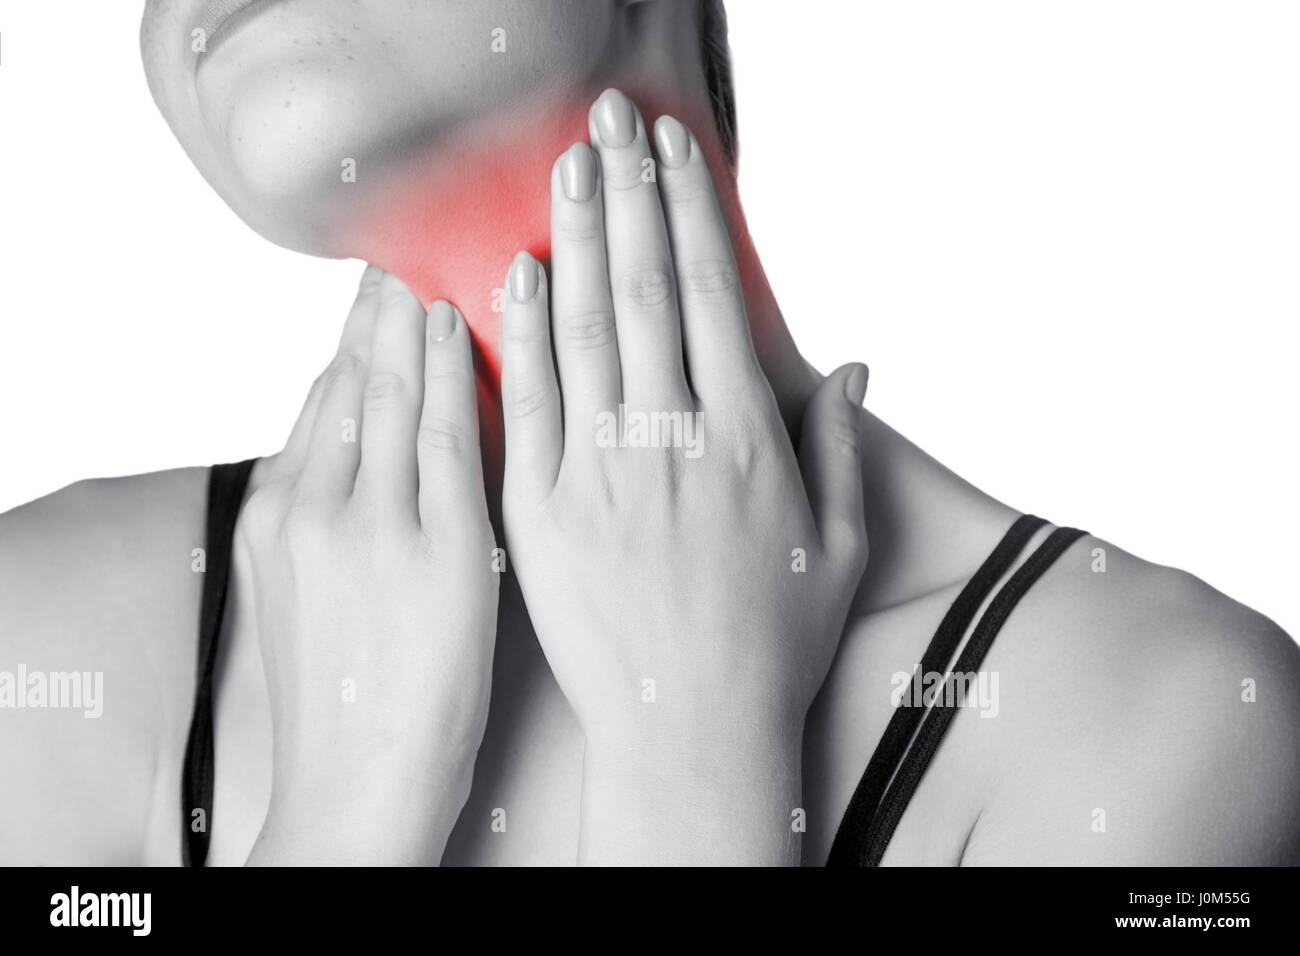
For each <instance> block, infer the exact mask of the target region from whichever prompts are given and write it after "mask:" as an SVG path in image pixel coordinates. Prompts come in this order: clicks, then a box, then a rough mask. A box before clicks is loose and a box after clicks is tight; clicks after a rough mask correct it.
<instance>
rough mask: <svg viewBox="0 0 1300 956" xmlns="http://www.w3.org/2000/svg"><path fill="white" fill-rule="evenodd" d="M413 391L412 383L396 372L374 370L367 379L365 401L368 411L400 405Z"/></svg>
mask: <svg viewBox="0 0 1300 956" xmlns="http://www.w3.org/2000/svg"><path fill="white" fill-rule="evenodd" d="M410 392H411V387H410V384H409V383H408V382H407V381H406V379H404V378H403V377H402V376H401V375H399V374H398V373H396V372H372V373H371V374H370V377H369V378H368V379H367V380H366V388H365V393H364V395H363V401H364V402H365V408H366V410H367V411H376V410H383V409H386V408H392V407H393V406H395V405H399V404H401V403H402V401H403V400H404V399H405V398H407V396H408V395H409V394H410Z"/></svg>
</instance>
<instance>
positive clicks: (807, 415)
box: [799, 363, 868, 559]
mask: <svg viewBox="0 0 1300 956" xmlns="http://www.w3.org/2000/svg"><path fill="white" fill-rule="evenodd" d="M867 374H868V373H867V367H866V366H865V365H860V364H857V363H853V364H850V365H845V366H843V367H842V368H839V369H836V370H835V372H833V373H832V374H831V375H830V376H829V377H827V378H826V379H825V380H824V381H823V382H822V383H821V385H820V386H818V388H817V391H816V392H814V393H813V396H812V398H811V399H810V400H809V402H808V407H807V409H806V410H805V411H804V416H803V425H802V427H801V428H800V436H799V468H800V471H801V472H802V473H803V479H804V487H805V488H806V489H807V491H808V503H809V504H810V505H811V506H812V512H813V518H814V519H815V520H816V522H817V530H818V532H819V534H820V535H821V540H822V544H823V546H824V547H825V548H826V550H827V552H828V553H829V554H831V555H832V556H836V557H841V558H846V559H847V558H850V557H854V556H857V555H859V554H860V555H861V556H863V557H864V558H865V555H866V541H867V529H866V517H865V512H864V509H863V502H862V451H861V421H862V400H863V398H864V397H865V396H866V391H867Z"/></svg>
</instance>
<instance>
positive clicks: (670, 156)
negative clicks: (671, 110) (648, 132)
mask: <svg viewBox="0 0 1300 956" xmlns="http://www.w3.org/2000/svg"><path fill="white" fill-rule="evenodd" d="M655 148H656V149H657V150H658V151H659V161H660V162H661V163H663V164H664V165H665V166H667V167H668V168H669V169H676V168H677V167H679V166H685V165H686V161H687V160H688V159H690V158H691V136H690V134H689V133H687V132H686V127H685V126H683V125H682V124H681V123H680V122H678V121H677V120H676V119H674V118H673V117H671V116H661V117H659V122H657V123H655Z"/></svg>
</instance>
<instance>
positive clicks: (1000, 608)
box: [860, 528, 1084, 866]
mask: <svg viewBox="0 0 1300 956" xmlns="http://www.w3.org/2000/svg"><path fill="white" fill-rule="evenodd" d="M1083 534H1084V532H1083V531H1080V530H1079V529H1077V528H1057V529H1056V530H1055V531H1053V532H1052V533H1051V534H1050V535H1048V536H1047V540H1046V541H1044V542H1043V543H1042V544H1041V545H1039V547H1038V549H1037V550H1035V551H1034V553H1033V554H1031V555H1030V556H1029V557H1028V558H1027V559H1026V560H1025V563H1024V564H1022V565H1021V566H1020V567H1019V568H1018V569H1016V572H1015V574H1013V575H1012V576H1011V579H1010V580H1008V581H1007V583H1006V585H1004V586H1003V588H1002V590H1000V591H999V592H998V593H997V596H996V597H994V598H993V601H992V603H990V604H989V607H988V610H987V611H985V612H984V616H983V617H981V618H980V621H979V623H978V624H977V625H975V630H974V631H973V632H972V633H971V637H970V640H969V641H967V642H966V646H965V647H964V648H963V649H962V652H961V656H960V657H959V658H958V659H957V663H956V664H955V665H953V668H952V672H953V673H956V674H966V673H971V672H973V671H976V670H978V669H979V667H980V665H981V664H982V663H983V661H984V655H985V654H987V653H988V649H989V647H990V646H991V645H992V644H993V639H994V638H995V637H997V634H998V631H1000V630H1001V629H1002V625H1003V624H1005V623H1006V620H1007V618H1008V617H1010V616H1011V612H1012V611H1013V610H1015V608H1016V605H1017V604H1019V603H1020V599H1021V598H1023V597H1024V596H1025V594H1026V593H1027V592H1028V591H1029V589H1030V588H1031V587H1032V586H1033V584H1034V582H1036V581H1037V580H1038V579H1039V578H1040V577H1042V575H1043V573H1044V572H1045V571H1046V570H1047V569H1048V568H1050V567H1051V566H1052V564H1053V563H1055V561H1056V559H1057V558H1059V557H1060V556H1061V555H1062V554H1063V553H1064V552H1065V550H1066V548H1068V547H1069V546H1070V545H1072V544H1073V543H1074V542H1075V541H1077V540H1078V539H1079V538H1080V537H1082V536H1083ZM952 680H953V676H952V674H949V675H948V677H947V678H946V679H945V681H944V686H943V688H941V690H940V693H939V696H938V697H936V698H935V699H936V700H946V699H947V694H948V684H949V683H951V682H952ZM956 716H957V708H956V707H947V706H938V707H936V706H931V707H930V708H928V709H927V710H926V712H925V722H924V723H923V724H922V725H921V730H920V732H919V733H918V734H917V735H916V740H915V741H914V742H913V744H912V747H911V749H909V750H908V752H907V757H906V758H905V760H904V761H903V764H902V765H901V766H900V767H899V769H898V774H897V775H896V777H895V779H894V781H893V783H892V784H891V785H890V787H889V790H888V791H887V792H886V794H885V796H884V799H883V800H882V801H881V803H880V807H879V808H878V809H877V811H876V813H875V816H874V819H873V820H872V822H871V826H870V828H869V831H868V834H867V840H866V842H865V844H863V845H862V846H861V856H860V865H862V866H877V865H879V863H880V861H881V859H882V858H883V857H884V855H885V849H886V847H888V846H889V841H890V839H891V838H892V837H893V835H894V830H895V829H897V827H898V824H899V821H900V820H902V818H903V812H904V811H905V810H906V809H907V805H908V803H909V802H910V801H911V799H912V796H913V794H915V793H916V788H917V787H918V786H920V783H921V779H922V777H924V776H925V771H926V769H927V768H928V767H929V766H930V761H931V760H932V759H933V758H934V755H935V752H936V751H937V750H938V749H939V744H940V743H941V742H942V740H943V735H944V733H945V732H946V731H947V730H948V727H949V725H950V724H951V723H952V721H953V719H954V718H955V717H956Z"/></svg>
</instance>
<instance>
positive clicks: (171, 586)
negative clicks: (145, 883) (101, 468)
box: [0, 468, 209, 863]
mask: <svg viewBox="0 0 1300 956" xmlns="http://www.w3.org/2000/svg"><path fill="white" fill-rule="evenodd" d="M208 472H209V469H207V468H182V469H176V470H172V471H163V472H157V473H153V474H144V475H134V476H130V477H121V478H108V479H95V480H87V481H80V482H77V483H75V484H72V485H69V486H68V487H66V488H63V489H61V490H60V491H57V492H54V493H53V494H50V495H47V496H45V497H43V498H40V499H38V500H36V501H32V502H30V503H28V504H26V505H23V506H21V507H18V508H15V509H14V510H12V511H9V512H7V513H5V514H3V515H0V706H3V707H4V708H5V713H4V714H3V717H4V719H3V730H2V732H0V764H3V765H4V766H5V767H6V768H7V772H6V777H7V778H8V779H9V780H10V781H12V782H13V783H14V784H15V785H13V786H8V787H5V788H0V792H2V794H3V795H0V820H7V821H11V822H12V826H8V825H6V826H3V827H2V829H3V830H4V831H5V832H4V836H3V839H0V844H3V845H6V846H7V847H8V850H7V856H8V857H9V860H8V861H9V862H20V861H23V862H57V861H59V860H60V859H63V858H65V857H66V858H69V859H73V858H75V859H77V860H82V861H84V860H86V859H87V858H92V859H96V860H97V861H98V862H103V863H114V862H136V861H132V860H123V859H122V858H121V856H120V854H121V852H122V847H123V846H138V847H140V848H141V853H142V857H141V859H145V858H148V857H150V856H151V855H152V853H151V850H150V847H151V846H152V845H153V844H154V843H155V842H156V843H157V844H158V847H159V849H158V853H159V858H162V859H174V858H175V847H174V846H173V844H174V843H175V841H176V838H177V829H176V828H177V826H179V824H176V823H175V821H173V820H171V819H170V817H169V816H168V811H169V810H170V809H173V808H171V807H170V806H168V807H163V806H162V804H163V803H165V801H163V800H162V797H161V796H160V797H159V799H158V800H155V799H154V794H155V790H158V791H159V793H160V794H161V793H162V791H163V790H165V791H166V795H167V796H171V795H172V794H173V792H174V791H175V790H176V788H175V787H163V786H162V785H161V784H162V782H163V781H165V780H171V781H175V780H179V767H178V761H179V755H180V754H181V753H183V745H184V735H185V732H186V730H187V727H188V720H189V712H190V708H191V706H192V694H193V683H194V669H195V660H196V656H195V655H196V648H197V630H198V606H199V594H200V591H201V586H202V576H203V575H202V573H201V564H200V563H196V561H197V557H198V554H200V553H201V552H196V549H202V548H203V547H204V544H205V542H204V540H203V536H204V529H205V520H204V518H205V504H206V500H207V479H208ZM9 771H12V773H10V772H9ZM176 799H177V800H179V796H177V797H176ZM50 821H62V822H61V823H59V824H58V825H57V826H50V827H47V826H46V823H49V822H50ZM69 821H73V822H72V823H69ZM78 821H79V822H78ZM128 831H129V836H130V837H136V838H137V839H130V838H127V839H124V837H127V836H128ZM88 854H89V857H88Z"/></svg>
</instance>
